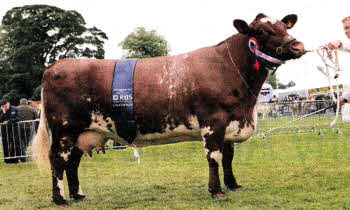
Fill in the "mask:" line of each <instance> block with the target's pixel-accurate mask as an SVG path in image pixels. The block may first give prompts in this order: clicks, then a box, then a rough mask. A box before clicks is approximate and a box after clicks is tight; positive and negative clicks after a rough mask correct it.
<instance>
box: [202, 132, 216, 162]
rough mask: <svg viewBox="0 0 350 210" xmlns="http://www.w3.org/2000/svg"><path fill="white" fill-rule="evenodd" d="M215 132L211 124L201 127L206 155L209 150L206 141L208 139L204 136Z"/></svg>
mask: <svg viewBox="0 0 350 210" xmlns="http://www.w3.org/2000/svg"><path fill="white" fill-rule="evenodd" d="M213 133H214V131H211V130H210V127H209V126H207V127H205V128H202V129H201V135H202V138H203V145H204V151H205V155H206V156H207V155H208V153H209V150H208V149H207V148H206V145H207V143H206V139H205V138H204V136H205V135H207V134H209V135H211V134H213Z"/></svg>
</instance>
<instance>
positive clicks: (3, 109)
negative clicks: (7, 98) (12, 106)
mask: <svg viewBox="0 0 350 210" xmlns="http://www.w3.org/2000/svg"><path fill="white" fill-rule="evenodd" d="M1 111H2V113H4V114H5V113H6V109H5V106H2V107H1Z"/></svg>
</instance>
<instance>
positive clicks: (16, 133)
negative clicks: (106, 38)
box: [0, 120, 126, 163]
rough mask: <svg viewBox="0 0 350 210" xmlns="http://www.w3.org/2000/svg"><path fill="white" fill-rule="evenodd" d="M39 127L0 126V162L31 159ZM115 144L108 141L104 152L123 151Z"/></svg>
mask: <svg viewBox="0 0 350 210" xmlns="http://www.w3.org/2000/svg"><path fill="white" fill-rule="evenodd" d="M38 126H39V120H28V121H21V122H18V123H15V124H7V125H0V161H5V163H18V162H27V161H28V160H30V158H31V147H30V146H31V140H32V137H33V136H34V135H35V133H36V130H37V129H38ZM125 148H126V147H125V146H122V145H120V144H118V143H116V142H113V141H108V142H107V145H106V150H110V149H114V150H119V149H125Z"/></svg>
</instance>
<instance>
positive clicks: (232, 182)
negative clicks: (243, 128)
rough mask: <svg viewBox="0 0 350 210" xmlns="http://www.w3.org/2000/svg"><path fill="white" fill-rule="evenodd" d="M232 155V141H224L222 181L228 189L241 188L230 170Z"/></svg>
mask: <svg viewBox="0 0 350 210" xmlns="http://www.w3.org/2000/svg"><path fill="white" fill-rule="evenodd" d="M233 157H234V147H233V143H232V142H225V143H224V148H223V158H222V167H223V170H224V183H225V185H226V187H227V188H228V189H230V190H233V191H234V190H237V189H240V188H242V186H240V185H238V184H237V182H236V178H235V176H234V175H233V172H232V160H233Z"/></svg>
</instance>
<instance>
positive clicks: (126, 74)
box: [111, 60, 137, 144]
mask: <svg viewBox="0 0 350 210" xmlns="http://www.w3.org/2000/svg"><path fill="white" fill-rule="evenodd" d="M136 63H137V60H119V61H117V62H116V65H115V69H114V76H113V86H112V97H113V98H112V101H113V102H112V106H113V108H112V114H111V118H112V120H113V121H114V123H115V127H116V129H117V134H118V136H119V137H121V138H123V139H124V140H125V141H127V142H128V143H130V144H131V143H132V142H133V141H134V139H135V138H136V120H135V112H134V69H135V66H136Z"/></svg>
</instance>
